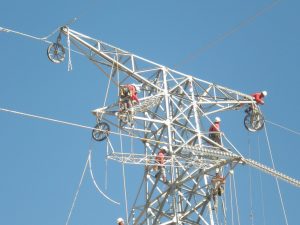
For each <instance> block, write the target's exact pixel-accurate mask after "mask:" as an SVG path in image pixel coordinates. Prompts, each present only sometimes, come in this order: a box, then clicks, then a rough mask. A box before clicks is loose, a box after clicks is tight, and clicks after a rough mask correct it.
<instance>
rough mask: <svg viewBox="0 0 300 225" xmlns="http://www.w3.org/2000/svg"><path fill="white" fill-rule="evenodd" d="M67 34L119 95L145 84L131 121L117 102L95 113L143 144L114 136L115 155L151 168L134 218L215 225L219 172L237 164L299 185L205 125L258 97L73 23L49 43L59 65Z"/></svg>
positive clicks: (99, 119)
mask: <svg viewBox="0 0 300 225" xmlns="http://www.w3.org/2000/svg"><path fill="white" fill-rule="evenodd" d="M62 34H63V35H65V37H66V39H67V40H70V43H71V44H72V45H74V46H76V47H77V49H78V51H80V52H81V53H82V54H83V55H85V56H86V57H87V58H88V59H89V60H90V61H91V62H93V63H94V64H95V65H96V66H97V67H98V68H99V69H100V70H101V71H102V72H103V74H105V75H106V76H107V77H108V78H109V82H110V83H113V84H115V87H114V88H115V91H116V92H114V93H115V97H116V98H117V94H116V93H117V90H118V88H119V87H120V86H121V85H124V84H127V83H135V84H137V85H139V86H140V87H141V90H142V92H141V94H140V96H141V98H140V104H139V105H136V106H134V107H133V112H132V113H131V118H130V120H123V118H122V117H123V116H126V115H121V113H120V111H119V104H118V101H116V102H114V103H111V104H109V105H107V106H104V107H102V108H98V109H96V110H94V111H93V114H94V115H95V116H96V120H97V123H99V122H105V123H107V124H109V125H110V127H111V128H110V129H111V131H114V132H119V133H120V134H124V135H127V137H131V138H135V139H137V140H139V141H141V143H142V144H143V146H144V149H139V150H134V151H132V150H130V149H127V148H126V149H125V150H124V151H116V149H119V148H118V147H114V144H113V143H112V142H111V141H110V138H109V137H108V138H107V139H108V140H107V141H108V144H109V146H110V151H109V155H108V159H111V160H115V161H118V162H121V163H125V164H135V165H143V168H144V176H143V180H142V185H141V187H140V190H139V192H138V193H137V197H136V200H135V202H134V204H133V207H132V210H131V213H130V216H129V218H130V223H132V224H147V225H149V224H165V225H166V224H193V225H194V224H210V225H212V224H215V221H216V219H217V218H216V217H217V216H218V215H217V214H218V213H216V212H215V211H214V210H213V209H212V208H213V206H212V182H211V181H212V178H213V177H214V176H215V171H216V169H218V170H220V171H221V173H222V176H223V177H225V178H226V177H227V176H229V175H230V174H231V173H232V171H233V170H234V169H235V168H236V166H237V165H238V164H247V165H249V166H251V167H254V168H257V169H260V170H262V171H263V172H266V173H269V174H271V175H272V176H275V177H277V178H280V179H282V180H285V181H287V182H289V183H291V184H293V185H295V186H298V187H300V182H299V181H297V180H295V179H292V178H290V177H288V176H286V175H284V174H282V173H279V172H277V171H275V170H274V169H272V168H268V167H266V166H264V165H262V164H260V163H258V162H255V161H253V160H251V159H246V158H244V157H243V156H242V155H241V154H240V153H239V152H238V151H236V149H234V147H233V146H232V145H231V142H230V141H229V140H228V139H227V138H226V136H225V135H224V134H222V140H223V141H222V143H221V144H220V143H217V142H215V141H213V140H211V139H210V138H209V136H208V133H207V129H206V128H207V126H208V125H211V124H212V119H211V118H213V117H214V116H215V115H217V114H218V115H219V114H220V113H222V112H224V111H229V110H238V109H240V108H241V106H243V105H249V104H250V105H253V106H255V107H256V108H257V109H259V107H258V106H257V105H256V103H255V102H254V100H253V98H252V97H251V96H249V95H247V94H244V93H241V92H238V91H235V90H232V89H229V88H226V87H223V86H220V85H217V84H213V83H210V82H207V81H204V80H201V79H198V78H196V77H193V76H190V75H186V74H183V73H181V72H178V71H176V70H172V69H170V68H167V67H165V66H163V65H160V64H157V63H155V62H152V61H150V60H147V59H144V58H142V57H139V56H137V55H135V54H132V53H129V52H127V51H124V50H121V49H119V48H116V47H114V46H112V45H110V44H107V43H104V42H102V41H100V40H96V39H94V38H91V37H88V36H86V35H84V34H81V33H78V32H76V31H74V30H71V29H69V28H68V27H62V28H61V30H60V35H59V38H58V40H57V43H55V45H52V46H54V47H52V46H50V47H49V49H48V53H49V52H50V53H51V54H50V55H48V56H49V58H50V59H53V60H54V62H55V63H58V62H61V61H62V60H63V59H64V57H65V56H64V54H65V51H64V50H62V49H63V45H62V44H61V43H60V42H61V35H62ZM69 47H70V46H69ZM51 48H55V49H51ZM60 54H61V55H60ZM53 56H55V57H53ZM259 115H260V116H261V117H262V115H261V114H259ZM262 121H263V118H262ZM251 122H252V121H251ZM260 123H263V122H261V121H260ZM259 125H260V126H259V127H261V126H262V125H263V124H259ZM98 129H101V128H99V127H98ZM254 130H255V129H254ZM105 135H107V136H108V135H109V131H107V133H106V134H105ZM103 139H104V138H103ZM128 139H129V138H128ZM162 145H164V146H167V148H168V151H167V153H168V154H167V156H166V163H165V168H166V178H167V181H163V180H162V179H161V177H160V176H157V174H159V172H158V171H157V169H156V161H155V157H156V154H157V152H158V150H159V148H160V147H161V146H162ZM124 146H125V145H124Z"/></svg>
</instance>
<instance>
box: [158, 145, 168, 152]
mask: <svg viewBox="0 0 300 225" xmlns="http://www.w3.org/2000/svg"><path fill="white" fill-rule="evenodd" d="M160 150H165V151H166V152H167V151H168V150H169V149H168V147H167V146H162V147H160Z"/></svg>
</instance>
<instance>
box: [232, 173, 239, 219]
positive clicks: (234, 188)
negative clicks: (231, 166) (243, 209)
mask: <svg viewBox="0 0 300 225" xmlns="http://www.w3.org/2000/svg"><path fill="white" fill-rule="evenodd" d="M232 180H233V190H234V196H235V207H236V212H237V220H238V224H239V225H241V222H240V209H239V204H238V198H237V192H236V186H235V177H234V174H232Z"/></svg>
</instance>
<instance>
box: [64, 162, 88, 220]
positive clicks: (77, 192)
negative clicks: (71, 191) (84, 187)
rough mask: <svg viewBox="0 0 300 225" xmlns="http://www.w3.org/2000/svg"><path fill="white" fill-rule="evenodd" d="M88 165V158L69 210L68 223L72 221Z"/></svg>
mask: <svg viewBox="0 0 300 225" xmlns="http://www.w3.org/2000/svg"><path fill="white" fill-rule="evenodd" d="M87 165H88V159H87V160H86V163H85V166H84V169H83V172H82V175H81V178H80V182H79V185H78V188H77V191H76V194H75V197H74V200H73V203H72V206H71V209H70V211H69V215H68V218H67V221H66V225H68V224H69V221H70V218H71V215H72V212H73V209H74V207H75V203H76V200H77V197H78V194H79V190H80V187H81V184H82V181H83V177H84V174H85V171H86V168H87Z"/></svg>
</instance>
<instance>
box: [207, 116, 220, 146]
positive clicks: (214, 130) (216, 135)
mask: <svg viewBox="0 0 300 225" xmlns="http://www.w3.org/2000/svg"><path fill="white" fill-rule="evenodd" d="M220 122H221V119H220V117H216V118H215V121H214V123H213V124H212V125H211V126H210V128H209V138H210V139H211V140H213V141H214V142H216V143H218V144H219V145H221V132H220Z"/></svg>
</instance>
